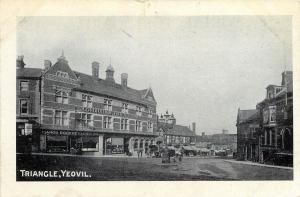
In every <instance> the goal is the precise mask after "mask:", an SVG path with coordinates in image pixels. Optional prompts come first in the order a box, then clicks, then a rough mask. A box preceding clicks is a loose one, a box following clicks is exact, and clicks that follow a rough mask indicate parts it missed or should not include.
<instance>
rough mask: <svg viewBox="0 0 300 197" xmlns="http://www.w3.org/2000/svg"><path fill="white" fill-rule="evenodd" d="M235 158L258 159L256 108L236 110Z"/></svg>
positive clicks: (257, 116) (257, 119)
mask: <svg viewBox="0 0 300 197" xmlns="http://www.w3.org/2000/svg"><path fill="white" fill-rule="evenodd" d="M236 127H237V159H238V160H251V161H258V158H259V147H258V145H259V142H258V141H259V113H258V111H257V110H256V109H250V110H240V109H239V110H238V115H237V123H236Z"/></svg>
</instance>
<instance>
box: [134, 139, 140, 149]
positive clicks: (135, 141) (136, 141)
mask: <svg viewBox="0 0 300 197" xmlns="http://www.w3.org/2000/svg"><path fill="white" fill-rule="evenodd" d="M138 144H139V140H138V139H135V140H134V143H133V148H138Z"/></svg>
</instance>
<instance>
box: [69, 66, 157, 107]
mask: <svg viewBox="0 0 300 197" xmlns="http://www.w3.org/2000/svg"><path fill="white" fill-rule="evenodd" d="M74 73H75V74H76V75H77V77H79V78H80V81H81V83H80V84H81V85H80V87H78V88H76V89H79V90H83V91H89V92H95V93H99V94H102V95H108V96H112V97H117V98H121V99H124V100H129V101H136V102H139V103H147V104H148V103H149V101H148V100H146V99H144V98H143V97H144V94H145V92H146V91H147V89H146V90H135V89H133V88H130V87H127V88H123V87H122V85H120V84H118V83H114V84H112V83H108V81H106V80H103V79H100V78H98V79H95V78H93V77H92V76H90V75H87V74H84V73H80V72H76V71H74ZM155 103H156V102H155V101H153V102H151V104H155Z"/></svg>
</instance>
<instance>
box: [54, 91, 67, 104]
mask: <svg viewBox="0 0 300 197" xmlns="http://www.w3.org/2000/svg"><path fill="white" fill-rule="evenodd" d="M68 100H69V99H68V93H67V92H65V91H61V90H56V91H55V102H57V103H63V104H68V102H69V101H68Z"/></svg>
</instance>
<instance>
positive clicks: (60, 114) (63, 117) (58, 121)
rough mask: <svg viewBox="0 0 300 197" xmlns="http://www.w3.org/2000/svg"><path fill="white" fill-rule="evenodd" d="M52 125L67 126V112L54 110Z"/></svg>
mask: <svg viewBox="0 0 300 197" xmlns="http://www.w3.org/2000/svg"><path fill="white" fill-rule="evenodd" d="M54 124H55V125H60V126H68V125H69V122H68V112H66V111H61V110H55V114H54Z"/></svg>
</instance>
